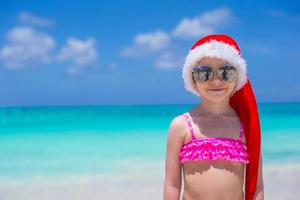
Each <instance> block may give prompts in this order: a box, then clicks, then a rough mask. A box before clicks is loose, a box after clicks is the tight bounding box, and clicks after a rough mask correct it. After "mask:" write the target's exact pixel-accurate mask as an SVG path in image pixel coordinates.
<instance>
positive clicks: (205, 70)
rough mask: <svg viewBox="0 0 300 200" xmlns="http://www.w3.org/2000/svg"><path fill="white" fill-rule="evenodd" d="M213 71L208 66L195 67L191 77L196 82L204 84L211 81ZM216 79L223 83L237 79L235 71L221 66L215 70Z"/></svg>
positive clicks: (228, 66)
mask: <svg viewBox="0 0 300 200" xmlns="http://www.w3.org/2000/svg"><path fill="white" fill-rule="evenodd" d="M214 72H215V71H213V70H212V68H211V67H210V66H208V65H201V66H196V67H194V68H193V69H192V77H193V79H194V80H195V81H197V82H206V81H209V80H211V79H212V77H213V74H214ZM216 72H217V75H218V78H219V79H220V80H222V81H225V82H233V81H235V80H236V79H237V69H236V68H235V67H234V66H231V65H223V66H221V67H220V68H219V69H218V70H216Z"/></svg>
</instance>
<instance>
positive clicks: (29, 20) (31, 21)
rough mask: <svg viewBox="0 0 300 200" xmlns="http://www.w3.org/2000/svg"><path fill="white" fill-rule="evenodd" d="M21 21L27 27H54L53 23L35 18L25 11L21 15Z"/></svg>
mask: <svg viewBox="0 0 300 200" xmlns="http://www.w3.org/2000/svg"><path fill="white" fill-rule="evenodd" d="M19 21H20V22H22V23H24V24H27V25H36V26H44V27H49V26H52V25H53V21H52V20H50V19H46V18H41V17H37V16H34V15H33V14H31V13H29V12H27V11H23V12H21V13H20V15H19Z"/></svg>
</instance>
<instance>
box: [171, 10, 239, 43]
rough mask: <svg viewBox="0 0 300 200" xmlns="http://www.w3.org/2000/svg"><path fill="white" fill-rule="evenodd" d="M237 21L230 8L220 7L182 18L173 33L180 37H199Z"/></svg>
mask: <svg viewBox="0 0 300 200" xmlns="http://www.w3.org/2000/svg"><path fill="white" fill-rule="evenodd" d="M235 21H236V19H235V18H234V16H233V15H232V13H231V10H230V9H228V8H218V9H215V10H211V11H207V12H204V13H203V14H202V15H200V16H197V17H194V18H184V19H182V20H181V21H180V22H179V24H178V25H177V26H176V28H175V29H174V30H173V32H172V34H173V36H175V37H179V38H198V37H199V36H203V35H206V34H211V33H214V32H216V30H217V29H218V28H219V27H225V26H227V25H230V24H232V23H233V22H235Z"/></svg>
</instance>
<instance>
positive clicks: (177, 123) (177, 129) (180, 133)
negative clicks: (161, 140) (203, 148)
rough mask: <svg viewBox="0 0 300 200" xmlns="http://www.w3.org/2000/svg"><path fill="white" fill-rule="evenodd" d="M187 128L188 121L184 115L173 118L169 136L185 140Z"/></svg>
mask: <svg viewBox="0 0 300 200" xmlns="http://www.w3.org/2000/svg"><path fill="white" fill-rule="evenodd" d="M186 126H187V125H186V119H185V117H184V116H183V114H180V115H177V116H175V117H173V118H172V119H171V122H170V124H169V130H168V133H169V136H170V137H176V138H180V139H184V138H185V136H186V129H187V127H186Z"/></svg>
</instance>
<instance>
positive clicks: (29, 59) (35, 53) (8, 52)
mask: <svg viewBox="0 0 300 200" xmlns="http://www.w3.org/2000/svg"><path fill="white" fill-rule="evenodd" d="M6 38H7V41H8V43H7V44H6V45H4V46H3V47H2V48H1V49H0V59H1V60H2V61H3V63H4V65H5V66H6V67H7V68H11V69H19V68H22V67H26V65H30V64H38V63H44V64H45V63H49V62H50V61H51V55H50V54H51V51H52V50H53V48H54V47H55V41H54V39H53V38H52V37H51V36H50V35H48V34H46V33H43V32H39V31H36V30H34V29H32V28H29V27H15V28H13V29H12V30H11V31H9V32H8V33H7V35H6Z"/></svg>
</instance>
